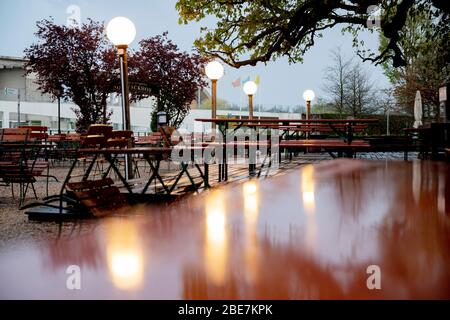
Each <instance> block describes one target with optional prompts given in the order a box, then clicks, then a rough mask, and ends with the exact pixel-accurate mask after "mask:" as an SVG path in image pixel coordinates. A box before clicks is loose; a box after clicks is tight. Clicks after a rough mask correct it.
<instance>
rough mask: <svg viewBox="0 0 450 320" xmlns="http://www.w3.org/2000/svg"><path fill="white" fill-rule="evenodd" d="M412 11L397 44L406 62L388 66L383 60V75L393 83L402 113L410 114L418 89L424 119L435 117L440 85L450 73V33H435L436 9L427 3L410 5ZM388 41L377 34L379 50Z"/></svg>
mask: <svg viewBox="0 0 450 320" xmlns="http://www.w3.org/2000/svg"><path fill="white" fill-rule="evenodd" d="M411 10H412V11H415V14H413V15H411V16H410V17H408V19H407V20H406V24H405V28H404V30H402V37H401V39H402V40H401V41H399V47H400V48H401V49H402V51H403V52H404V56H405V60H406V61H407V65H406V66H404V67H401V68H396V69H394V68H392V66H391V65H390V64H388V63H383V64H382V66H383V68H384V71H385V74H386V76H387V77H388V78H389V80H390V82H391V83H392V84H393V86H394V88H395V91H394V94H395V97H396V98H397V101H398V103H399V106H400V107H401V108H402V109H403V111H404V112H406V113H408V114H410V115H412V114H413V112H414V99H415V96H416V92H417V90H419V91H420V92H421V95H422V101H423V105H424V115H425V118H428V119H435V118H437V117H438V116H439V96H438V89H439V87H440V85H441V84H442V83H443V82H444V81H445V80H446V79H449V76H450V67H449V64H448V61H449V59H450V34H449V30H448V29H449V28H450V27H449V26H447V32H446V33H445V32H444V31H442V32H440V33H436V32H435V30H436V29H437V28H441V27H440V26H439V25H438V24H437V20H436V14H437V12H436V9H435V8H433V7H431V6H421V7H418V6H414V7H413V8H412V9H411ZM387 42H388V40H387V39H386V38H385V37H384V36H383V35H381V36H380V47H381V50H384V48H385V47H386V46H387Z"/></svg>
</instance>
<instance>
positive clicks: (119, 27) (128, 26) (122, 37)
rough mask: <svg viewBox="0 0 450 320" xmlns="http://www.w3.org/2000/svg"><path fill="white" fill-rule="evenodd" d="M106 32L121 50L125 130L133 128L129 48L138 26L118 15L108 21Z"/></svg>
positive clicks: (121, 82)
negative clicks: (129, 84) (129, 80)
mask: <svg viewBox="0 0 450 320" xmlns="http://www.w3.org/2000/svg"><path fill="white" fill-rule="evenodd" d="M106 34H107V36H108V39H109V40H110V41H111V42H112V43H113V44H114V45H115V46H116V47H117V49H118V51H119V59H120V84H121V88H122V119H123V130H131V119H130V97H129V88H128V56H127V48H128V46H129V45H130V43H132V42H133V41H134V38H135V37H136V27H135V26H134V24H133V22H132V21H131V20H129V19H128V18H125V17H116V18H114V19H112V20H111V21H110V22H109V23H108V26H107V27H106Z"/></svg>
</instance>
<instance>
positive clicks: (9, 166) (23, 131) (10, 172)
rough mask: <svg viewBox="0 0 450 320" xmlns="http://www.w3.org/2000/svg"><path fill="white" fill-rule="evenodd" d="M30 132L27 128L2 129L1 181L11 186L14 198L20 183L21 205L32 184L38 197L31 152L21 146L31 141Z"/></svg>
mask: <svg viewBox="0 0 450 320" xmlns="http://www.w3.org/2000/svg"><path fill="white" fill-rule="evenodd" d="M30 132H31V130H30V129H27V128H18V129H1V130H0V150H1V152H0V181H1V182H2V183H3V185H4V186H11V194H12V197H13V198H14V185H15V184H16V185H19V206H20V205H21V204H22V203H23V202H24V200H25V197H26V195H27V191H28V189H29V187H30V185H31V189H32V190H33V193H34V196H35V198H37V195H36V190H35V188H34V183H35V182H36V179H35V172H34V168H33V166H32V165H31V166H30V162H29V161H28V160H27V159H29V157H30V156H31V152H30V151H29V150H28V149H27V148H25V146H24V147H23V148H22V147H21V146H20V145H21V144H26V143H28V142H29V137H30Z"/></svg>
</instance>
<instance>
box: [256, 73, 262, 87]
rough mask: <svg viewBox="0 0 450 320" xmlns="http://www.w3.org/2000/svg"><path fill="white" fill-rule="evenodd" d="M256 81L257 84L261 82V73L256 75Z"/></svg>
mask: <svg viewBox="0 0 450 320" xmlns="http://www.w3.org/2000/svg"><path fill="white" fill-rule="evenodd" d="M255 83H256V85H257V86H259V84H260V83H261V77H260V76H259V75H257V76H256V79H255Z"/></svg>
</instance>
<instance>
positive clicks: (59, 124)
mask: <svg viewBox="0 0 450 320" xmlns="http://www.w3.org/2000/svg"><path fill="white" fill-rule="evenodd" d="M58 134H61V95H58Z"/></svg>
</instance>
